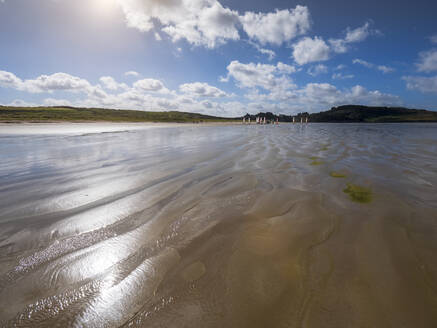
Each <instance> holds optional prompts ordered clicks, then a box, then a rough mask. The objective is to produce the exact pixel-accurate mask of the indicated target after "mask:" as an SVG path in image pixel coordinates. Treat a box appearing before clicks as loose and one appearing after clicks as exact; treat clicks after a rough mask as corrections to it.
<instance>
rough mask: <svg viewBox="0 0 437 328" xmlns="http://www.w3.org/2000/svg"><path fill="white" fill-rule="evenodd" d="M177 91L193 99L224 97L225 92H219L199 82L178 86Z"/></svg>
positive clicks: (217, 89)
mask: <svg viewBox="0 0 437 328" xmlns="http://www.w3.org/2000/svg"><path fill="white" fill-rule="evenodd" d="M179 90H181V92H183V93H185V94H188V95H191V96H193V97H211V98H220V97H225V96H226V92H224V91H222V90H220V89H219V88H216V87H213V86H211V85H209V84H208V83H201V82H195V83H185V84H182V85H180V86H179Z"/></svg>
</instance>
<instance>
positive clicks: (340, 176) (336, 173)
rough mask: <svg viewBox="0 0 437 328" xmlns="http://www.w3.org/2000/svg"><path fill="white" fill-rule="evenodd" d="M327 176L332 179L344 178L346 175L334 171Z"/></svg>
mask: <svg viewBox="0 0 437 328" xmlns="http://www.w3.org/2000/svg"><path fill="white" fill-rule="evenodd" d="M329 175H330V176H331V177H333V178H346V174H343V173H340V172H335V171H332V172H331V173H329Z"/></svg>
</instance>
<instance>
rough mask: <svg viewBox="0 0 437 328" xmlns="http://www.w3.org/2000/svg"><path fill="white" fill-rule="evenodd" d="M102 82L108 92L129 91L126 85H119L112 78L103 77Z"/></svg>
mask: <svg viewBox="0 0 437 328" xmlns="http://www.w3.org/2000/svg"><path fill="white" fill-rule="evenodd" d="M100 82H101V83H102V84H103V87H104V88H105V89H108V90H117V89H124V90H126V89H128V88H129V87H128V86H127V85H126V84H125V83H118V82H117V81H115V79H114V78H113V77H111V76H102V77H101V78H100Z"/></svg>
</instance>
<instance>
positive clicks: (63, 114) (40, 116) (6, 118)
mask: <svg viewBox="0 0 437 328" xmlns="http://www.w3.org/2000/svg"><path fill="white" fill-rule="evenodd" d="M235 120H236V119H232V118H222V117H215V116H208V115H202V114H195V113H184V112H175V111H173V112H145V111H137V110H116V109H103V108H75V107H4V106H0V122H95V121H105V122H181V123H183V122H186V123H193V122H194V123H201V122H232V121H235Z"/></svg>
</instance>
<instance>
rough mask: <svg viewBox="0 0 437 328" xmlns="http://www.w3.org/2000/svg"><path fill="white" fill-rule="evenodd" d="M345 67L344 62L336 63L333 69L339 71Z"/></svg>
mask: <svg viewBox="0 0 437 328" xmlns="http://www.w3.org/2000/svg"><path fill="white" fill-rule="evenodd" d="M345 68H346V65H344V64H340V65H338V66H337V67H336V68H335V70H337V71H339V70H342V69H345Z"/></svg>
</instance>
